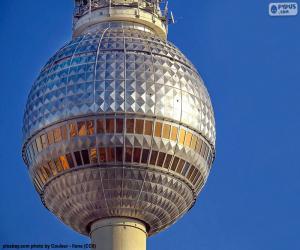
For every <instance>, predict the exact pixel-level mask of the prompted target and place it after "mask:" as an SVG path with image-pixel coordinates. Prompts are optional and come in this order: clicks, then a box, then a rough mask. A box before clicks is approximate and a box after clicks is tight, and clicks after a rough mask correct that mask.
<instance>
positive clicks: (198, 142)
mask: <svg viewBox="0 0 300 250" xmlns="http://www.w3.org/2000/svg"><path fill="white" fill-rule="evenodd" d="M201 147H202V140H201V139H200V138H198V140H197V146H196V151H197V152H198V153H199V154H200V152H201Z"/></svg>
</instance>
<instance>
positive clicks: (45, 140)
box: [41, 134, 48, 148]
mask: <svg viewBox="0 0 300 250" xmlns="http://www.w3.org/2000/svg"><path fill="white" fill-rule="evenodd" d="M41 140H42V145H43V148H47V147H48V138H47V135H46V134H43V135H41Z"/></svg>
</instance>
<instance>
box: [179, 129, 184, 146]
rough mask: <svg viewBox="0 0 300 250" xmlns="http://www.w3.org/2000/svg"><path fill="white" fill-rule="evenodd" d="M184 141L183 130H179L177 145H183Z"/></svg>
mask: <svg viewBox="0 0 300 250" xmlns="http://www.w3.org/2000/svg"><path fill="white" fill-rule="evenodd" d="M184 139H185V130H184V129H180V133H179V144H181V145H183V143H184Z"/></svg>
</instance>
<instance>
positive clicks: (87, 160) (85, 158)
mask: <svg viewBox="0 0 300 250" xmlns="http://www.w3.org/2000/svg"><path fill="white" fill-rule="evenodd" d="M81 154H82V159H83V163H84V164H90V158H89V152H88V151H87V150H82V151H81Z"/></svg>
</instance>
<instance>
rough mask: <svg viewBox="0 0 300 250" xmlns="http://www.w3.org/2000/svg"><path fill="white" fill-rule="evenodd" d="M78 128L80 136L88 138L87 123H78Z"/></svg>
mask: <svg viewBox="0 0 300 250" xmlns="http://www.w3.org/2000/svg"><path fill="white" fill-rule="evenodd" d="M77 127H78V135H79V136H86V134H87V131H86V123H85V122H77Z"/></svg>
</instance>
